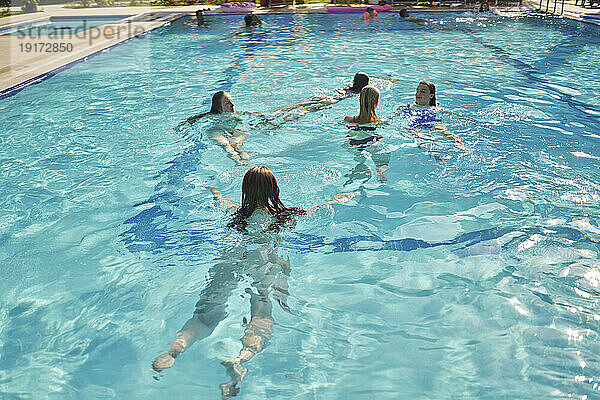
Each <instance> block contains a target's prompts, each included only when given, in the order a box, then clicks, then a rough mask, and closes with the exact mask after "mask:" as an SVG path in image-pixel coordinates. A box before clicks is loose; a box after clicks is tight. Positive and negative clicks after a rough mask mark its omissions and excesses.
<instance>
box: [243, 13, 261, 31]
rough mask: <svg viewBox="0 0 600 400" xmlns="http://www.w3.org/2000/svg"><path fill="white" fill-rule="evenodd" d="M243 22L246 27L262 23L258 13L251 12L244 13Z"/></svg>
mask: <svg viewBox="0 0 600 400" xmlns="http://www.w3.org/2000/svg"><path fill="white" fill-rule="evenodd" d="M244 23H245V24H246V27H247V28H250V27H254V26H260V25H262V21H261V20H260V18H258V15H256V14H252V13H250V14H246V16H245V17H244Z"/></svg>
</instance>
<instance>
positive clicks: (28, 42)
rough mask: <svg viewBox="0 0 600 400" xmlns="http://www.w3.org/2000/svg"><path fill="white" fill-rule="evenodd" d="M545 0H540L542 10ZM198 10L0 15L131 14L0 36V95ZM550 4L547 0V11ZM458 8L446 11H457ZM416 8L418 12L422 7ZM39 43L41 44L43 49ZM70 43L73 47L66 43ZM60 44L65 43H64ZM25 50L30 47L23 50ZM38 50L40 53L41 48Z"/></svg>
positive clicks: (570, 11)
mask: <svg viewBox="0 0 600 400" xmlns="http://www.w3.org/2000/svg"><path fill="white" fill-rule="evenodd" d="M539 4H540V3H539V1H535V0H525V1H523V6H522V7H521V8H523V9H530V10H531V9H537V8H539ZM327 5H328V4H325V3H320V4H309V5H303V6H299V7H296V8H292V7H285V8H278V9H271V10H267V9H257V11H256V12H257V13H266V12H324V11H326V6H327ZM545 5H546V0H543V7H542V8H543V9H545ZM199 8H203V9H206V8H210V9H211V12H219V7H217V6H202V5H194V6H185V7H111V8H84V9H73V8H64V7H63V6H62V5H49V6H43V7H42V9H43V12H39V13H34V14H24V15H17V16H12V17H6V18H2V19H0V29H2V28H4V27H8V26H12V25H19V24H24V23H28V22H35V21H39V20H44V19H48V18H51V17H94V16H96V17H98V16H124V15H129V16H130V17H128V18H126V19H122V20H119V21H116V22H112V23H109V24H107V25H103V26H102V27H100V28H96V29H93V30H89V31H87V32H86V33H81V34H76V35H70V36H68V37H67V36H63V37H57V35H54V37H49V36H48V35H35V36H33V37H29V36H27V37H23V35H21V36H0V54H3V57H2V58H1V59H0V97H3V96H6V95H10V94H11V93H12V92H14V91H17V90H19V89H20V88H22V87H23V86H26V85H28V84H30V83H32V82H35V81H37V80H40V79H43V78H44V77H46V76H48V75H49V74H52V73H54V72H56V71H57V70H60V69H61V68H64V67H66V66H68V65H69V64H71V63H73V62H77V61H80V60H84V59H85V58H86V57H88V56H90V55H92V54H95V53H97V52H99V51H102V50H105V49H107V48H110V47H112V46H114V45H116V44H118V43H121V42H123V41H126V40H129V39H131V38H133V37H136V36H139V35H143V34H145V33H147V32H149V31H151V30H153V29H156V28H158V27H161V26H163V25H165V24H168V23H169V22H170V21H172V20H173V19H176V18H179V17H181V16H184V15H190V14H194V12H195V11H196V10H197V9H199ZM553 8H554V3H551V4H550V11H552V9H553ZM458 9H460V8H459V7H455V8H452V9H451V10H453V11H457V10H458ZM419 10H423V9H422V8H421V9H419ZM560 10H561V4H560V3H558V9H557V11H558V12H560ZM588 12H590V10H589V9H585V8H581V7H577V6H574V5H572V4H565V6H564V15H565V16H567V17H569V18H573V19H579V20H581V14H582V13H588ZM49 43H50V44H54V43H59V44H60V43H62V44H64V45H65V46H66V45H69V44H70V45H69V46H68V50H69V51H66V50H65V51H61V50H60V49H57V48H56V46H55V47H54V48H55V49H56V50H57V51H53V49H50V51H48V48H49V46H48V44H49ZM42 46H43V47H42ZM71 46H72V47H71ZM63 47H64V46H63ZM27 50H29V51H27ZM40 50H42V51H40Z"/></svg>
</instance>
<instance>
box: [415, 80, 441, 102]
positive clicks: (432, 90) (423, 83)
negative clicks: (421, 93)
mask: <svg viewBox="0 0 600 400" xmlns="http://www.w3.org/2000/svg"><path fill="white" fill-rule="evenodd" d="M419 85H427V87H428V88H429V93H431V94H432V95H433V97H432V98H431V99H430V100H429V105H430V106H436V105H437V99H436V98H435V85H434V84H433V83H431V82H427V81H421V82H419Z"/></svg>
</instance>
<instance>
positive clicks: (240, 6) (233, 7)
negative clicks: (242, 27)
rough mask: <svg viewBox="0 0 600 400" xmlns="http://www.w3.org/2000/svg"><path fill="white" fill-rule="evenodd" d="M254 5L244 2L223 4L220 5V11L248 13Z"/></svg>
mask: <svg viewBox="0 0 600 400" xmlns="http://www.w3.org/2000/svg"><path fill="white" fill-rule="evenodd" d="M255 8H256V4H254V3H249V2H247V1H244V2H235V3H223V4H222V5H221V11H222V12H226V13H249V12H252V11H254V9H255Z"/></svg>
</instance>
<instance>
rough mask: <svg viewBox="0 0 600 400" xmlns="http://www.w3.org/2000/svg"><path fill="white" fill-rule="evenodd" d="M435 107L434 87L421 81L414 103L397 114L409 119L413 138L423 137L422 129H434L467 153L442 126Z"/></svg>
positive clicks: (457, 140) (456, 139)
mask: <svg viewBox="0 0 600 400" xmlns="http://www.w3.org/2000/svg"><path fill="white" fill-rule="evenodd" d="M437 105H438V103H437V98H436V88H435V85H434V84H433V83H431V82H428V81H421V82H419V85H418V86H417V91H416V93H415V103H414V104H409V105H406V106H404V107H401V108H400V109H398V111H397V113H402V114H403V115H404V116H405V117H407V118H409V119H410V127H409V130H410V131H411V132H412V133H413V135H414V136H416V137H423V135H422V130H423V129H434V130H435V131H436V132H440V133H441V134H442V135H444V136H446V137H447V138H448V139H450V140H451V141H452V142H453V143H454V144H455V145H456V146H457V147H458V148H459V149H461V150H462V151H464V152H468V151H469V150H468V149H467V147H466V146H465V145H464V143H463V141H462V139H461V138H460V137H459V136H458V135H456V134H455V133H453V132H450V131H448V129H447V128H446V126H445V125H443V124H442V119H441V117H440V115H439V110H438V107H437Z"/></svg>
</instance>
